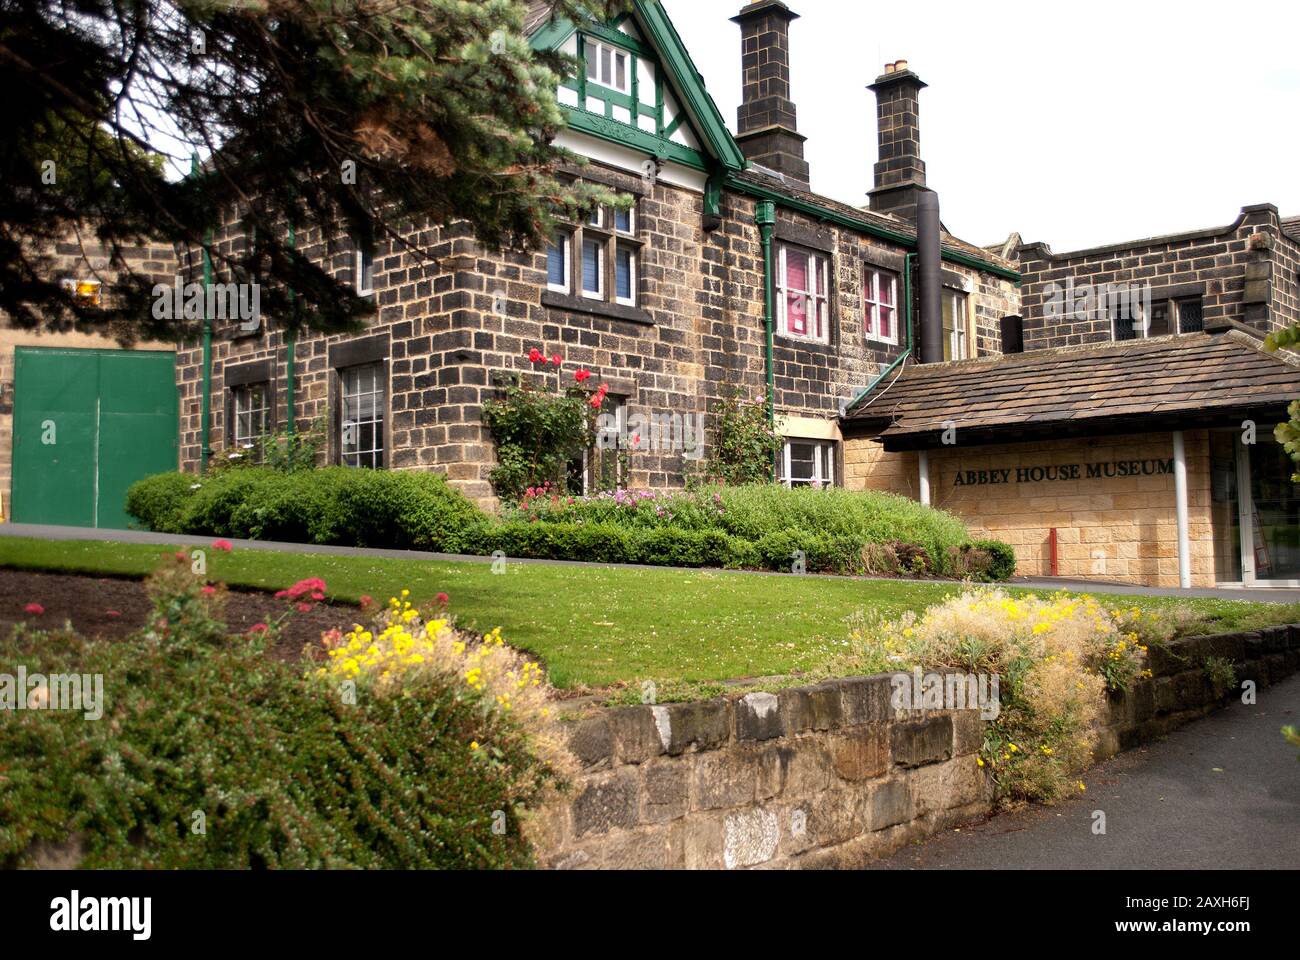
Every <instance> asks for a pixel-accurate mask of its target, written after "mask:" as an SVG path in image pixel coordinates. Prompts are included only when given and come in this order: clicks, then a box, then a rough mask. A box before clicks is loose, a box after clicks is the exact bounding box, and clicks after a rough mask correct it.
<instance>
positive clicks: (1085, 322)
mask: <svg viewBox="0 0 1300 960" xmlns="http://www.w3.org/2000/svg"><path fill="white" fill-rule="evenodd" d="M1017 258H1018V262H1019V269H1020V270H1021V273H1022V276H1023V280H1022V283H1021V310H1022V312H1023V316H1024V335H1025V349H1026V350H1038V349H1042V348H1045V347H1064V346H1073V345H1076V344H1081V343H1099V342H1100V343H1104V342H1109V341H1110V340H1111V339H1112V333H1111V322H1110V320H1108V319H1105V318H1104V317H1101V316H1097V317H1089V318H1084V319H1080V318H1076V317H1072V316H1068V317H1067V316H1052V315H1049V312H1048V311H1047V309H1046V307H1045V304H1046V302H1047V300H1048V285H1049V284H1052V283H1056V284H1058V285H1059V286H1062V287H1064V285H1065V284H1066V281H1067V280H1068V279H1073V281H1074V284H1075V287H1076V288H1078V287H1080V286H1082V285H1084V284H1095V285H1100V284H1108V283H1117V284H1143V285H1148V284H1149V285H1150V287H1151V288H1152V296H1153V299H1154V300H1161V299H1165V298H1184V297H1196V296H1199V297H1200V298H1201V303H1202V306H1203V308H1204V315H1205V321H1206V322H1207V323H1208V322H1209V321H1211V320H1216V319H1222V320H1236V321H1238V322H1241V323H1244V324H1247V325H1248V326H1251V327H1254V328H1255V329H1257V330H1259V331H1260V332H1262V333H1267V332H1268V331H1270V330H1273V329H1277V328H1278V327H1280V326H1285V325H1287V324H1290V323H1296V322H1298V321H1300V301H1298V300H1297V296H1296V292H1295V291H1296V282H1297V276H1296V267H1297V261H1298V260H1300V243H1297V242H1296V241H1295V240H1293V239H1291V238H1290V237H1288V236H1287V235H1286V234H1284V233H1283V232H1282V228H1281V220H1280V218H1279V216H1278V211H1277V209H1276V208H1275V207H1273V206H1272V205H1270V204H1259V205H1256V206H1250V207H1245V208H1243V210H1242V212H1241V215H1240V216H1239V217H1238V219H1237V220H1236V221H1235V222H1234V223H1232V224H1230V225H1228V226H1226V227H1220V228H1215V229H1209V230H1198V231H1194V232H1190V233H1183V234H1177V235H1174V236H1167V237H1154V238H1151V239H1148V240H1135V241H1132V242H1129V243H1121V244H1110V245H1107V246H1104V247H1095V248H1092V249H1088V250H1078V251H1072V252H1068V253H1060V254H1056V253H1053V252H1052V251H1051V249H1050V248H1049V247H1048V246H1047V245H1045V244H1042V243H1033V244H1025V245H1022V246H1021V247H1020V248H1019V250H1018V251H1017Z"/></svg>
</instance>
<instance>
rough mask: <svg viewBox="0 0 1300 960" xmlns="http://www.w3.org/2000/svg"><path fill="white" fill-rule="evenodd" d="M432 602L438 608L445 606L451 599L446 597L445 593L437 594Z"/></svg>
mask: <svg viewBox="0 0 1300 960" xmlns="http://www.w3.org/2000/svg"><path fill="white" fill-rule="evenodd" d="M433 600H434V602H435V603H437V604H438V606H440V607H445V606H446V605H447V604H449V603H451V597H449V596H447V595H446V594H445V593H440V594H438V595H437V596H436V597H434V598H433Z"/></svg>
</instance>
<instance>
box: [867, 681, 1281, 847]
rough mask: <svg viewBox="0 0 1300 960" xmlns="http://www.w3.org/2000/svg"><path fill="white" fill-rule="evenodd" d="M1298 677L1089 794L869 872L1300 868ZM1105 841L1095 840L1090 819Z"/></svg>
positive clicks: (1111, 776) (1131, 765) (1210, 720)
mask: <svg viewBox="0 0 1300 960" xmlns="http://www.w3.org/2000/svg"><path fill="white" fill-rule="evenodd" d="M1287 724H1291V725H1294V726H1300V676H1293V677H1291V678H1290V679H1289V680H1286V681H1285V682H1283V683H1281V684H1279V685H1277V686H1275V687H1269V688H1267V689H1265V690H1262V691H1260V694H1259V703H1258V704H1257V705H1256V706H1253V707H1251V706H1244V705H1241V704H1234V705H1233V706H1232V707H1230V708H1229V709H1227V710H1225V711H1221V712H1219V713H1215V714H1213V715H1211V716H1210V717H1207V718H1206V719H1204V720H1199V721H1197V722H1195V723H1193V724H1191V725H1189V726H1186V727H1183V728H1182V729H1181V730H1177V731H1175V732H1174V733H1172V734H1170V735H1169V737H1168V738H1166V739H1163V740H1157V741H1155V742H1153V743H1150V744H1148V745H1147V746H1145V747H1143V748H1140V749H1138V750H1133V751H1130V752H1128V753H1124V754H1120V755H1119V756H1118V757H1115V758H1114V759H1112V760H1109V761H1107V762H1106V763H1104V764H1101V765H1100V766H1098V767H1095V768H1094V769H1093V770H1092V771H1091V772H1090V773H1089V775H1088V776H1087V778H1086V780H1085V782H1086V784H1087V787H1088V791H1087V793H1086V794H1084V795H1080V797H1079V799H1077V800H1072V801H1070V802H1068V803H1065V804H1062V805H1060V806H1057V807H1054V808H1047V807H1034V808H1030V809H1028V810H1024V811H1020V812H1017V813H1013V814H1005V815H1003V816H998V817H993V818H991V819H988V820H985V821H982V822H980V823H977V824H974V825H971V826H967V827H964V828H962V829H960V830H957V831H949V832H947V833H945V834H942V835H940V836H938V837H935V838H933V839H931V840H929V841H926V842H924V843H921V844H919V845H917V846H913V847H907V848H905V849H903V850H900V851H899V852H898V853H896V854H895V855H894V856H893V857H891V858H889V859H887V860H883V861H878V862H876V863H872V864H870V865H869V867H870V868H871V869H884V870H910V869H921V868H924V869H957V870H966V869H984V870H1024V869H1043V868H1051V869H1058V870H1096V869H1111V870H1114V869H1120V870H1125V869H1156V870H1211V869H1228V868H1240V869H1291V870H1294V869H1296V868H1297V867H1300V762H1297V760H1296V753H1297V751H1296V748H1295V747H1294V746H1292V745H1291V744H1289V743H1287V742H1286V741H1285V740H1284V739H1283V738H1282V735H1281V734H1280V733H1279V729H1280V728H1281V727H1283V726H1285V725H1287ZM1096 810H1101V811H1103V812H1104V813H1105V814H1106V834H1105V835H1104V836H1096V835H1094V834H1093V833H1092V824H1093V811H1096Z"/></svg>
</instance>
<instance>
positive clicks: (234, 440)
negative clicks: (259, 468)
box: [230, 383, 271, 460]
mask: <svg viewBox="0 0 1300 960" xmlns="http://www.w3.org/2000/svg"><path fill="white" fill-rule="evenodd" d="M230 401H231V404H230V406H231V424H230V426H231V432H230V440H231V444H232V446H233V447H234V449H235V450H237V451H242V452H244V453H245V455H246V456H249V457H252V458H254V459H257V460H260V459H261V458H262V439H263V438H264V437H265V436H266V434H267V427H268V424H269V422H270V419H271V390H270V385H269V384H266V383H241V384H239V385H238V386H235V387H231V388H230Z"/></svg>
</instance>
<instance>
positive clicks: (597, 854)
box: [542, 676, 991, 869]
mask: <svg viewBox="0 0 1300 960" xmlns="http://www.w3.org/2000/svg"><path fill="white" fill-rule="evenodd" d="M890 679H891V678H890V677H888V676H881V677H870V678H865V679H852V680H839V681H834V682H830V683H825V684H822V685H820V686H816V687H808V688H804V689H796V690H786V691H782V692H781V693H779V694H770V693H751V694H749V695H747V696H744V697H740V698H736V699H716V700H710V701H706V702H703V703H693V704H670V705H666V706H659V707H649V706H643V707H627V708H620V709H613V710H607V711H601V712H600V713H598V714H597V715H596V716H594V717H590V718H588V719H586V720H582V721H580V722H578V723H577V724H576V726H575V728H574V730H573V732H572V736H571V741H570V744H571V749H572V750H573V752H574V753H575V754H576V755H577V757H578V758H579V760H580V761H581V762H582V764H583V773H582V776H581V777H580V780H579V783H578V784H577V786H576V788H575V792H574V793H573V795H572V797H571V799H569V800H568V801H567V802H565V803H562V804H560V805H557V806H556V807H553V808H551V809H550V810H549V811H548V812H547V813H546V815H545V817H544V818H543V824H542V828H543V829H542V835H543V837H544V840H543V842H542V847H543V848H544V849H545V850H546V851H547V852H546V853H545V854H544V856H543V861H544V863H545V865H546V866H549V867H554V868H577V867H582V868H610V869H615V868H626V867H645V868H659V869H714V868H739V867H758V866H766V867H814V868H817V867H831V866H855V865H857V864H860V863H861V862H862V861H863V860H865V859H866V858H868V857H870V856H879V855H883V854H885V853H888V852H890V851H892V850H895V849H897V848H898V847H900V846H902V845H903V844H905V843H908V842H910V841H912V840H916V839H919V838H921V837H924V836H928V835H930V834H932V833H935V832H936V831H938V830H942V829H944V828H945V827H947V826H949V825H952V824H955V823H958V822H960V821H963V820H966V819H969V818H971V817H975V816H978V815H980V814H982V813H985V812H987V811H988V810H989V809H990V803H991V793H990V791H989V786H988V783H987V781H986V778H985V777H984V775H983V773H982V772H981V771H980V768H979V765H978V763H977V759H976V754H977V752H978V750H979V748H980V745H981V742H982V729H983V722H982V721H981V720H980V718H979V715H978V713H976V712H972V711H962V712H942V711H924V712H922V711H913V712H909V713H907V714H905V715H903V716H900V717H895V715H894V712H893V710H892V709H891V705H890V694H891V683H890Z"/></svg>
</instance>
